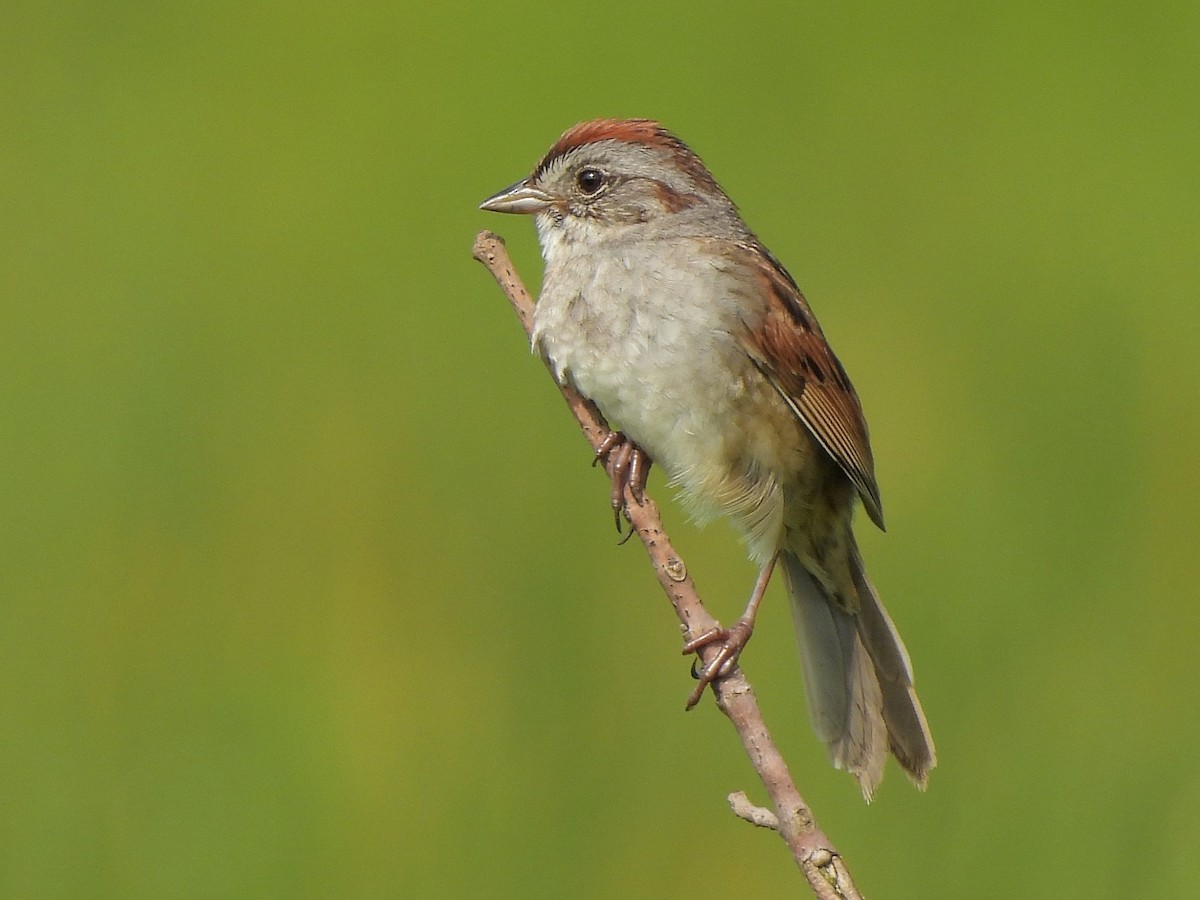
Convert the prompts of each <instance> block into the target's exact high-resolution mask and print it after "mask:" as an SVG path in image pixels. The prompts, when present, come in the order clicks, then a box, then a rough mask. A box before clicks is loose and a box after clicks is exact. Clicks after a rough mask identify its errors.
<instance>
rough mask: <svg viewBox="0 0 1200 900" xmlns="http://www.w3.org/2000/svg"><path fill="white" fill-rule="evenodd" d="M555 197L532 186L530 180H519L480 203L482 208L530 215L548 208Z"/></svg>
mask: <svg viewBox="0 0 1200 900" xmlns="http://www.w3.org/2000/svg"><path fill="white" fill-rule="evenodd" d="M553 202H554V198H553V197H551V196H550V195H549V194H547V193H546V192H545V191H540V190H538V189H537V188H535V187H532V186H531V185H530V184H529V182H528V181H518V182H517V183H516V184H513V185H509V186H508V187H506V188H505V189H504V190H502V191H501V192H500V193H498V194H493V195H492V196H490V197H488V198H487V199H486V200H484V201H483V202H482V203H480V204H479V208H480V209H486V210H490V211H491V212H502V213H524V214H525V215H530V214H532V213H539V212H541V211H542V210H544V209H546V208H548V207H549V206H550V204H551V203H553Z"/></svg>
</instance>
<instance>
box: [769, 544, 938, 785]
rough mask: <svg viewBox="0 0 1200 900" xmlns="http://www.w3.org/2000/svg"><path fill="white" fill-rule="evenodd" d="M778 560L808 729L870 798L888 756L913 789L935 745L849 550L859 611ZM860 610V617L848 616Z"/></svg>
mask: <svg viewBox="0 0 1200 900" xmlns="http://www.w3.org/2000/svg"><path fill="white" fill-rule="evenodd" d="M780 560H781V562H782V566H783V571H784V576H785V579H786V581H787V587H788V595H789V596H790V598H791V601H792V613H793V620H794V622H795V625H796V637H797V641H798V643H799V646H800V659H801V665H802V667H803V671H804V684H805V691H806V693H807V695H808V704H809V711H810V713H811V715H812V720H813V727H814V728H815V729H816V732H817V734H818V736H819V737H820V738H821V740H822V741H824V742H825V746H826V748H827V749H828V751H829V755H830V758H831V759H832V761H833V764H834V765H835V766H836V767H838V768H839V769H845V770H846V771H848V772H850V773H851V774H852V775H854V777H855V778H856V779H858V783H859V786H860V787H861V788H862V792H863V796H865V797H866V798H867V799H868V800H870V799H871V796H872V794H873V793H874V792H875V788H876V787H878V785H879V782H880V780H881V779H882V778H883V767H884V763H885V762H886V760H887V754H888V751H889V750H891V752H892V753H893V754H894V755H895V757H896V759H897V760H898V761H899V763H900V765H901V766H902V767H903V768H904V770H905V771H906V772H907V773H908V775H909V777H911V778H912V779H913V780H914V781H915V782H916V783H917V784H918V785H920V786H921V787H924V786H925V782H926V778H927V776H928V772H929V769H931V768H933V766H934V764H935V761H936V760H935V755H934V749H933V740H932V738H931V737H930V735H929V727H928V725H927V724H926V722H925V714H924V712H923V711H922V710H921V704H920V701H918V700H917V696H916V693H915V691H914V690H913V687H912V674H911V666H910V665H909V661H908V653H907V651H906V650H905V649H904V644H903V642H902V641H901V640H900V636H899V634H897V632H896V629H895V627H894V626H893V625H892V622H891V619H890V618H889V617H888V614H887V611H886V610H885V609H884V608H883V605H882V604H881V603H880V602H879V597H878V595H877V594H876V593H875V591H874V588H872V587H871V583H870V582H869V581H868V580H867V577H866V573H865V572H864V571H863V567H862V561H861V559H860V558H859V555H858V550H857V548H856V547H853V545H852V546H851V553H850V569H851V578H852V582H853V585H854V589H855V592H856V593H857V594H858V597H857V601H858V602H857V604H845V605H843V604H840V603H837V602H834V601H833V600H832V599H831V598H830V596H829V593H828V589H827V588H825V587H824V586H823V585H822V582H821V581H820V580H818V579H817V578H815V577H814V576H813V574H812V573H810V572H809V571H808V569H807V568H805V566H804V564H803V563H802V562H801V561H800V559H799V557H797V556H796V555H794V554H792V553H790V552H787V551H785V552H784V553H783V554H782V555H781V557H780ZM853 606H857V608H858V613H857V614H856V613H855V612H851V611H849V609H850V608H853Z"/></svg>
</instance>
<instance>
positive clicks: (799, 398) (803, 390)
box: [744, 246, 883, 529]
mask: <svg viewBox="0 0 1200 900" xmlns="http://www.w3.org/2000/svg"><path fill="white" fill-rule="evenodd" d="M745 249H752V250H753V251H754V257H755V259H756V261H757V263H756V264H757V271H756V273H755V274H756V275H757V277H758V278H759V279H761V284H762V286H763V288H764V294H765V295H766V297H767V298H768V307H767V314H766V317H765V318H764V319H763V322H762V324H761V325H760V326H758V327H757V328H753V329H750V330H748V331H747V333H746V335H745V337H744V345H745V349H746V352H747V353H748V354H749V355H750V358H751V359H752V360H753V361H754V364H755V365H756V366H757V367H758V369H759V370H760V371H761V372H762V373H763V374H764V375H765V376H766V377H767V379H768V380H769V381H770V382H771V384H772V385H774V387H775V389H776V390H777V391H779V393H780V395H781V396H782V397H783V399H784V400H786V401H787V404H788V406H790V407H791V408H792V411H793V412H795V413H796V415H797V416H798V417H799V418H800V421H802V422H803V423H804V424H805V425H806V426H807V427H808V430H809V431H811V432H812V434H813V437H815V438H816V439H817V441H818V442H819V443H820V444H821V446H822V447H824V448H825V450H826V451H827V452H828V453H829V455H830V456H831V457H833V460H834V462H836V463H837V464H838V466H840V467H841V469H842V471H843V472H845V473H846V476H847V477H848V478H849V479H850V481H851V482H852V483H853V484H854V487H855V489H856V490H857V491H858V495H859V497H861V498H862V502H863V506H864V507H865V508H866V510H867V515H869V516H870V517H871V521H872V522H874V523H875V524H876V525H878V526H879V527H880V528H881V529H882V528H883V507H882V504H881V503H880V499H879V486H878V485H877V484H876V483H875V460H874V457H872V455H871V442H870V438H869V437H868V435H867V422H866V419H865V418H864V417H863V411H862V406H861V404H860V403H859V402H858V395H857V394H855V393H854V385H852V384H851V383H850V379H849V377H847V375H846V370H845V369H843V368H842V364H841V363H840V362H838V358H837V357H836V356H834V355H833V350H832V349H830V347H829V344H828V343H826V341H825V335H824V334H822V333H821V326H820V325H818V324H817V320H816V317H815V316H814V315H813V314H812V310H810V309H809V308H808V303H807V302H806V301H805V299H804V295H803V294H802V293H800V289H799V288H798V287H797V286H796V283H795V282H794V281H793V280H792V277H791V276H790V275H789V274H788V273H787V271H786V270H785V269H784V268H783V266H781V265H780V264H779V263H778V262H777V261H776V260H775V258H774V257H773V256H771V254H770V253H769V252H767V250H766V249H765V248H763V247H762V246H754V247H747V248H745Z"/></svg>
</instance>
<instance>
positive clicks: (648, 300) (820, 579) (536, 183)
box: [480, 118, 937, 801]
mask: <svg viewBox="0 0 1200 900" xmlns="http://www.w3.org/2000/svg"><path fill="white" fill-rule="evenodd" d="M480 207H481V209H484V210H489V211H493V212H501V213H515V214H525V215H531V216H532V217H533V220H534V223H535V225H536V229H537V235H538V240H539V243H540V246H541V250H542V256H543V259H544V263H545V270H544V275H543V282H542V290H541V292H540V296H539V298H538V301H537V305H536V308H535V313H534V318H533V328H532V337H531V341H532V346H533V348H534V350H535V351H536V352H537V353H539V354H540V355H541V356H542V357H543V358H544V359H545V361H546V362H547V364H548V366H549V368H550V370H551V372H552V373H553V375H554V377H555V378H556V379H557V380H558V381H559V382H560V383H564V384H570V385H572V386H573V387H575V388H576V389H577V390H578V391H579V392H580V393H582V394H583V395H584V396H585V397H587V398H588V399H590V400H591V401H592V402H593V403H594V404H595V405H596V406H597V408H598V409H599V410H600V411H601V412H602V413H603V414H604V416H605V418H606V419H607V420H608V421H609V422H611V423H615V425H616V426H617V427H618V429H619V431H616V432H614V434H613V436H612V437H611V438H610V440H609V441H607V442H606V444H605V445H604V446H602V448H601V455H604V456H607V455H609V454H614V453H615V454H617V460H618V464H617V465H616V466H615V467H614V468H615V472H616V476H615V477H616V478H617V479H618V483H617V484H616V485H615V487H614V503H616V502H619V498H620V497H622V496H623V494H624V487H623V485H622V484H621V483H620V481H621V479H624V482H625V484H626V485H627V486H628V487H630V488H631V490H632V492H633V496H634V497H635V499H636V497H637V496H638V495H637V491H638V490H639V489H640V488H641V487H642V485H643V484H644V482H643V481H642V479H644V476H645V473H646V472H647V471H648V468H649V462H653V464H655V465H657V466H659V467H661V469H662V470H663V471H665V473H666V474H667V476H668V477H669V479H670V481H671V483H672V484H673V485H674V486H676V487H677V488H678V489H679V493H680V496H681V498H682V501H683V503H684V505H685V507H686V508H687V509H688V511H689V512H690V513H691V514H692V516H693V518H695V519H696V520H697V521H698V522H701V523H703V522H706V521H708V520H710V519H713V518H716V517H720V516H725V517H728V518H729V519H730V520H731V521H732V523H733V524H734V526H735V527H736V529H737V530H738V531H739V532H740V534H741V535H742V537H743V538H744V540H745V543H746V545H747V548H748V552H749V555H750V557H751V558H752V560H753V561H754V562H755V563H756V564H757V565H758V567H759V572H758V577H757V579H756V581H755V585H754V589H753V591H752V593H751V596H750V600H749V602H748V603H747V606H746V610H745V612H744V613H743V614H742V616H741V617H739V619H738V620H737V621H736V622H735V624H734V625H733V626H731V627H730V628H726V629H720V630H719V631H718V632H714V633H711V634H709V635H704V636H701V637H700V638H699V639H697V640H694V641H692V642H690V643H689V644H688V645H685V652H689V651H696V650H698V649H700V648H701V647H703V646H705V645H707V644H710V643H716V644H718V645H719V652H718V654H717V656H716V658H715V659H714V660H713V661H712V663H710V664H709V665H706V666H705V667H704V669H703V670H702V671H701V672H700V673H699V675H698V677H699V678H700V687H699V688H698V690H697V691H696V692H695V693H694V694H693V701H692V702H694V701H695V700H696V699H698V698H699V695H700V692H702V691H703V689H704V686H705V685H706V684H708V683H710V682H713V681H716V680H718V679H720V678H721V677H723V676H724V675H726V674H727V673H728V672H730V671H731V670H732V667H733V666H734V665H736V663H737V661H738V659H739V657H740V655H741V653H742V650H743V649H744V647H745V645H746V642H747V641H748V640H749V638H750V636H751V634H752V632H753V628H754V618H755V615H756V613H757V611H758V607H759V604H760V602H761V601H762V599H763V595H764V593H765V591H766V588H767V585H768V583H769V581H770V579H771V577H772V574H773V572H774V571H775V570H776V568H778V569H780V570H782V572H783V577H784V581H785V585H786V589H787V594H788V597H789V600H790V605H791V608H792V614H793V615H792V619H793V622H794V625H795V631H796V637H797V641H798V646H799V651H800V658H801V669H802V673H803V680H804V685H805V692H806V695H807V699H808V706H809V711H810V716H811V719H812V723H813V727H814V729H815V731H816V733H817V735H818V736H819V738H820V739H821V740H822V742H823V743H824V745H825V747H826V749H827V751H828V755H829V757H830V760H831V762H832V763H833V765H834V766H835V767H836V768H839V769H844V770H846V771H848V772H850V773H851V774H852V775H853V776H854V777H855V778H856V779H857V781H858V784H859V786H860V788H861V790H862V793H863V795H864V797H865V798H866V799H867V800H868V801H869V800H870V799H871V797H872V795H873V794H874V792H875V790H876V788H877V787H878V785H879V783H880V781H881V779H882V777H883V772H884V768H885V763H886V760H887V757H888V754H889V753H890V754H891V755H892V756H894V757H895V759H896V760H897V762H898V763H899V765H900V767H901V768H902V769H903V770H904V772H905V773H906V774H907V775H908V776H909V778H910V779H911V780H912V781H913V782H915V783H916V784H917V786H918V787H920V788H922V789H924V788H925V786H926V785H927V782H928V776H929V771H930V770H931V769H932V768H933V767H934V766H935V765H936V764H937V756H936V750H935V748H934V743H933V737H932V735H931V734H930V730H929V726H928V723H927V721H926V717H925V713H924V710H923V709H922V707H921V703H920V700H919V699H918V697H917V694H916V690H915V688H914V684H913V675H912V664H911V662H910V659H909V655H908V651H907V650H906V648H905V646H904V643H903V641H902V640H901V638H900V635H899V633H898V632H897V630H896V627H895V625H894V624H893V622H892V619H891V617H890V616H889V615H888V612H887V610H886V609H885V608H884V606H883V603H882V602H881V600H880V599H879V595H878V593H877V592H876V590H875V588H874V586H873V585H872V583H871V581H870V580H869V579H868V577H867V573H866V570H865V567H864V564H863V560H862V555H861V553H860V551H859V547H858V544H857V541H856V539H855V536H854V531H853V514H854V510H855V507H856V505H857V504H861V505H862V507H863V509H864V510H865V512H866V514H867V516H868V518H869V519H870V520H871V521H872V522H873V523H874V524H875V525H877V526H878V527H879V528H880V529H883V527H884V519H883V506H882V502H881V499H880V493H879V487H878V484H877V481H876V477H875V463H874V457H873V456H872V452H871V446H870V439H869V435H868V431H867V423H866V419H865V416H864V413H863V408H862V405H861V403H860V401H859V398H858V395H857V393H856V392H855V390H854V387H853V385H852V384H851V382H850V378H849V376H848V375H847V374H846V370H845V369H844V367H843V366H842V364H841V362H839V360H838V358H837V356H835V355H834V352H833V350H832V348H831V347H830V345H829V343H828V341H827V340H826V339H825V336H824V333H823V332H822V330H821V326H820V324H819V323H818V322H817V319H816V316H815V315H814V314H813V312H812V309H811V307H810V306H809V303H808V301H807V300H806V299H805V297H804V294H803V293H802V292H801V290H800V288H799V287H798V286H797V283H796V281H795V280H794V279H793V278H792V276H791V275H790V274H789V273H788V271H787V270H786V269H785V268H784V267H783V265H782V264H781V263H780V262H779V261H778V260H777V259H776V258H775V256H773V255H772V254H771V252H770V251H769V250H768V249H767V248H766V247H765V246H764V245H763V243H762V242H761V241H760V240H759V239H758V237H757V236H756V235H755V234H754V233H753V232H752V231H751V230H750V228H749V227H748V226H747V225H746V224H745V222H744V221H743V219H742V216H741V214H740V212H739V210H738V208H737V206H736V205H735V204H734V202H733V201H732V200H731V199H730V198H729V196H728V195H727V194H726V193H725V191H724V190H723V189H722V188H721V186H720V185H719V184H718V183H717V181H716V179H715V178H714V177H713V175H712V173H711V172H710V171H709V170H708V168H707V167H706V166H705V164H704V163H703V162H702V161H701V160H700V157H699V156H697V155H696V153H695V152H693V151H692V149H691V148H690V147H689V146H688V145H687V144H685V143H684V142H683V141H682V140H681V139H680V138H678V137H677V136H675V135H674V134H673V133H672V132H670V131H668V130H667V129H666V128H665V127H664V126H662V125H661V124H660V123H658V122H657V121H654V120H652V119H643V118H628V119H616V118H610V119H596V120H593V121H587V122H582V123H580V124H578V125H575V126H573V127H571V128H569V129H568V130H567V131H566V132H564V133H563V134H562V136H561V137H559V138H558V140H557V141H555V143H554V144H553V145H552V146H551V147H550V149H549V150H548V151H547V152H546V153H545V155H544V156H542V158H541V159H540V161H539V162H538V163H537V165H536V166H535V167H534V169H533V171H532V173H531V174H530V175H529V176H528V177H527V178H525V179H523V180H521V181H519V182H517V183H516V184H513V185H511V186H510V187H508V188H505V189H504V190H502V191H500V192H498V193H496V194H495V195H493V196H491V197H489V198H488V199H487V200H485V201H484V202H483V203H482V204H480Z"/></svg>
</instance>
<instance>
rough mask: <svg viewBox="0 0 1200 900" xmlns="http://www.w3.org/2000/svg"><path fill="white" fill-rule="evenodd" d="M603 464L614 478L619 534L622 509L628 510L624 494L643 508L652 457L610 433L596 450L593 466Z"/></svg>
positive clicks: (615, 434) (629, 442)
mask: <svg viewBox="0 0 1200 900" xmlns="http://www.w3.org/2000/svg"><path fill="white" fill-rule="evenodd" d="M598 462H604V463H605V465H607V467H608V474H609V477H610V478H612V496H611V501H610V502H611V503H612V508H613V518H614V520H615V521H616V524H617V531H620V530H621V510H623V509H624V508H625V493H626V492H627V491H628V493H629V496H630V497H632V498H633V502H634V503H636V504H638V505H639V506H641V504H642V500H644V499H645V497H646V479H647V478H648V477H649V476H650V457H649V456H647V455H646V451H645V450H643V449H642V448H641V447H639V446H638V445H637V444H635V443H634V442H633V441H631V440H629V439H628V438H627V437H625V435H623V434H622V433H621V432H619V431H610V432H609V433H608V434H607V435H606V436H605V438H604V440H603V441H601V442H600V446H599V447H597V448H596V456H595V458H594V459H593V460H592V465H593V466H594V465H596V463H598Z"/></svg>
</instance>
